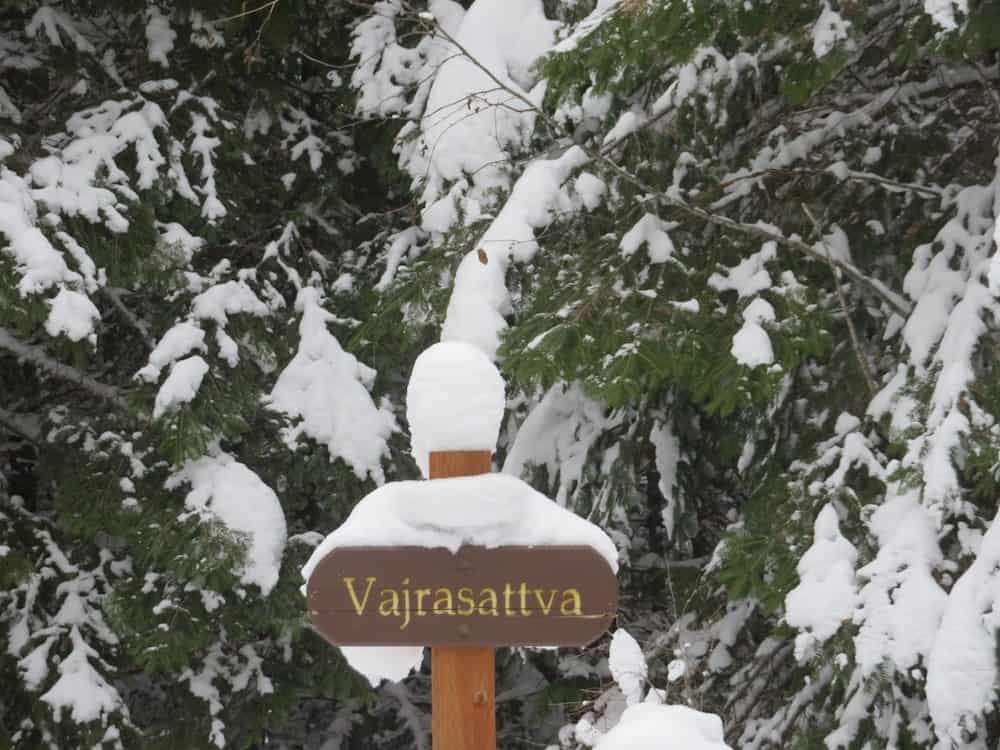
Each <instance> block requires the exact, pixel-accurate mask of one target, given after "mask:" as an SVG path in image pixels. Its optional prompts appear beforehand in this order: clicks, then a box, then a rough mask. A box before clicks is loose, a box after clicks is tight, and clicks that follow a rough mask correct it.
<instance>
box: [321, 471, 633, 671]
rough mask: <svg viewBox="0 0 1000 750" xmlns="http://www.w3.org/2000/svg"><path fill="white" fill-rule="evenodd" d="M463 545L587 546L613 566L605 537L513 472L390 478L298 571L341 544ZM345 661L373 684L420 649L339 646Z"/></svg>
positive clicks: (410, 663)
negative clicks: (425, 478) (424, 478)
mask: <svg viewBox="0 0 1000 750" xmlns="http://www.w3.org/2000/svg"><path fill="white" fill-rule="evenodd" d="M463 544H469V545H482V546H485V547H499V546H502V545H527V546H551V545H562V544H573V545H576V544H579V545H586V546H589V547H592V548H593V549H594V550H596V551H597V552H598V554H600V555H601V556H602V557H603V558H604V559H605V560H606V561H607V563H608V565H609V566H610V568H611V570H613V571H615V572H617V570H618V551H617V549H616V548H615V545H614V542H612V541H611V538H610V537H608V535H607V534H605V533H604V531H602V530H601V529H600V527H598V526H595V525H594V524H592V523H590V521H587V520H586V519H584V518H581V517H580V516H578V515H576V514H575V513H573V512H572V511H569V510H566V509H565V508H563V507H561V506H559V505H558V504H556V503H555V502H553V501H552V500H550V499H549V498H547V497H545V495H543V494H542V493H540V492H538V491H536V490H534V489H532V487H531V486H530V485H528V484H527V483H526V482H523V481H522V480H520V479H517V478H516V477H512V476H508V475H506V474H480V475H479V476H471V477H454V478H451V479H434V480H431V481H415V482H391V483H389V484H386V485H383V486H382V487H379V488H378V489H376V490H375V491H374V492H371V493H369V494H368V495H367V496H365V497H364V498H363V499H362V500H361V502H359V503H358V504H357V505H356V506H355V508H354V510H353V511H351V515H350V516H348V518H347V520H346V521H344V523H343V524H342V525H341V526H340V528H338V529H337V530H336V531H334V532H333V533H331V534H330V535H329V536H327V537H326V539H325V540H323V543H322V544H320V545H319V546H318V547H317V548H316V549H315V550H314V551H313V554H312V557H310V558H309V561H308V562H307V563H306V564H305V567H303V568H302V576H303V578H305V580H306V581H308V580H309V576H311V575H312V572H313V570H314V569H315V568H316V566H317V565H319V562H320V561H321V560H322V559H323V558H324V557H326V556H327V555H328V554H329V553H330V552H332V551H333V550H334V549H337V548H339V547H366V546H372V547H395V546H416V547H446V548H447V549H449V550H451V551H452V552H456V551H457V550H458V549H459V547H461V546H462V545H463ZM341 652H342V653H343V655H344V658H346V659H347V661H348V663H349V664H350V665H351V666H352V667H353V668H354V669H356V670H357V671H358V672H360V673H361V674H363V675H364V676H365V677H366V678H368V680H369V681H370V682H371V683H372V684H373V685H377V684H378V682H379V681H380V680H381V679H383V678H384V679H389V680H401V679H402V678H403V677H405V676H406V675H407V674H408V673H409V671H410V669H411V668H416V667H419V666H420V661H421V659H422V655H423V649H422V648H420V647H415V646H402V647H394V646H387V647H342V648H341Z"/></svg>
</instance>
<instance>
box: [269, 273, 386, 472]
mask: <svg viewBox="0 0 1000 750" xmlns="http://www.w3.org/2000/svg"><path fill="white" fill-rule="evenodd" d="M322 302H323V297H322V295H321V293H320V291H319V290H318V289H315V288H313V287H306V288H304V289H302V291H301V292H299V295H298V299H297V300H296V303H295V306H296V309H298V310H299V311H301V312H302V321H301V323H300V324H299V336H300V341H299V349H298V352H296V354H295V357H293V358H292V361H291V362H289V363H288V366H287V367H285V369H284V370H283V371H282V373H281V375H280V376H279V377H278V380H277V382H276V383H275V384H274V388H273V389H272V390H271V394H270V396H269V397H268V403H269V404H270V406H271V408H273V409H276V410H278V411H280V412H283V413H285V414H287V415H289V416H291V417H298V418H300V419H301V421H300V422H299V423H298V424H296V425H295V426H294V427H291V428H289V429H287V430H286V431H285V433H284V438H285V442H286V443H287V444H288V445H289V446H290V447H292V446H294V445H295V444H296V442H297V441H298V439H299V437H300V436H301V435H306V436H308V437H310V438H312V439H313V440H316V441H317V442H319V443H322V444H324V445H326V447H327V450H328V451H329V452H330V458H331V459H336V458H340V459H343V460H344V461H345V462H346V463H347V464H348V465H349V466H350V467H351V469H352V470H353V471H354V473H355V475H356V476H357V477H358V478H359V479H364V478H365V477H366V476H371V477H372V478H373V479H374V480H375V481H376V482H379V483H381V482H383V481H384V479H385V477H384V474H383V471H382V458H383V457H384V456H387V455H388V447H387V445H386V441H387V440H388V439H389V436H390V435H391V434H392V433H393V432H394V431H395V429H396V421H395V418H394V417H393V415H392V411H391V409H389V408H388V407H386V406H382V407H378V406H376V405H375V402H374V401H372V397H371V394H370V393H369V390H370V389H371V387H372V384H373V382H374V379H375V371H374V370H373V369H371V368H370V367H367V366H366V365H364V364H362V363H361V362H359V361H358V360H357V358H356V357H355V356H354V355H353V354H351V353H349V352H345V351H344V349H343V348H342V347H341V346H340V342H338V341H337V339H336V338H335V337H334V335H333V334H332V333H330V331H329V329H328V328H327V324H328V323H329V322H330V321H331V320H333V315H331V314H330V313H328V312H327V311H326V310H324V309H323V306H322Z"/></svg>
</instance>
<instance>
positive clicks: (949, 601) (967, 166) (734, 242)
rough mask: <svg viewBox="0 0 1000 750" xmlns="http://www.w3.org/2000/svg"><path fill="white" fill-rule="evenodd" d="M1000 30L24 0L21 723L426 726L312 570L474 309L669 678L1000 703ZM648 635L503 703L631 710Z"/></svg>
mask: <svg viewBox="0 0 1000 750" xmlns="http://www.w3.org/2000/svg"><path fill="white" fill-rule="evenodd" d="M998 50H1000V3H998V2H997V1H996V0H968V1H967V2H966V0H925V1H924V2H916V1H915V0H887V2H883V3H879V4H866V3H851V2H846V1H844V2H839V3H833V2H828V1H827V0H750V1H749V2H743V1H742V0H741V1H740V2H733V1H731V0H694V1H693V2H691V1H689V0H648V1H643V0H639V1H633V0H619V1H618V2H616V1H615V0H598V1H597V2H596V3H595V2H569V1H568V0H567V2H556V1H553V2H544V3H543V2H541V1H540V0H507V1H506V2H499V0H474V1H472V2H464V3H461V4H460V3H457V2H453V1H452V0H428V2H426V3H424V2H415V3H411V2H408V1H407V2H404V1H403V0H380V1H379V2H375V3H372V4H355V3H349V2H342V3H324V2H314V1H312V0H304V1H303V0H299V1H297V2H292V0H277V1H275V2H266V3H262V4H260V5H259V7H257V6H256V5H255V6H253V7H251V5H250V4H245V3H190V2H185V3H166V2H163V3H157V2H142V3H140V2H128V1H126V0H120V1H119V2H115V3H111V4H106V3H89V2H83V1H80V2H64V3H61V4H57V5H56V4H48V3H44V2H33V1H32V2H13V3H10V2H8V3H7V4H5V5H4V6H3V9H2V10H0V71H3V75H2V77H0V238H2V239H0V392H2V393H3V394H4V398H3V399H2V400H0V444H2V445H3V446H4V447H3V453H2V454H0V476H2V479H3V481H2V482H0V559H2V561H3V562H2V567H0V582H2V585H0V633H2V635H3V639H4V642H5V644H6V646H5V651H4V653H3V655H2V656H0V744H2V743H6V744H9V745H12V746H15V747H21V746H23V747H36V746H41V747H76V746H81V747H84V746H86V747H92V746H100V747H109V748H110V747H179V746H184V747H222V746H243V747H252V746H263V745H264V744H266V743H275V744H278V745H279V746H284V747H320V746H323V745H324V743H327V745H326V746H331V747H349V746H350V747H423V746H427V735H428V721H427V717H426V712H425V709H426V707H427V693H428V687H429V682H428V676H427V674H415V675H413V676H411V677H410V678H409V679H408V680H406V681H404V682H402V683H397V684H384V685H383V686H382V687H381V688H380V689H379V690H377V691H375V692H371V691H369V689H368V688H367V686H366V685H365V684H363V680H362V679H361V678H360V677H358V676H357V675H355V674H354V673H353V672H351V670H350V669H349V668H348V667H347V666H346V664H344V663H343V661H342V660H341V659H340V657H339V656H338V653H337V651H336V650H335V649H333V648H331V647H329V646H327V645H326V644H325V643H323V642H321V641H320V639H319V638H317V637H316V636H315V635H314V634H313V633H311V632H310V631H309V629H308V628H307V627H306V623H305V619H304V606H303V599H302V597H301V594H300V593H299V590H298V589H299V586H300V584H301V578H300V576H299V572H298V570H299V567H300V566H301V564H302V562H303V561H304V560H305V559H306V557H307V556H308V554H309V552H310V550H311V549H312V547H313V546H314V545H315V544H316V543H317V542H318V540H319V539H320V538H321V536H320V534H322V533H325V532H327V531H329V530H331V529H332V528H334V527H335V526H336V525H337V524H338V523H339V522H340V521H341V520H342V519H343V518H344V517H345V516H346V514H347V513H348V512H349V510H350V508H351V507H352V504H353V503H354V502H356V501H357V500H358V499H359V498H360V497H361V496H363V495H364V494H365V493H366V492H367V491H368V490H370V489H371V488H373V487H374V486H375V485H376V484H379V483H381V482H383V481H386V480H396V479H405V478H414V477H416V476H417V470H416V467H415V466H414V464H413V461H412V459H411V457H410V456H409V454H408V440H407V438H406V434H405V431H406V425H405V420H404V419H403V407H404V406H405V403H404V389H405V383H406V379H407V376H408V373H409V370H410V367H411V365H412V361H413V359H414V357H415V356H416V354H417V353H418V352H419V351H420V350H421V349H423V348H424V347H425V346H426V345H427V344H429V343H431V342H433V341H434V340H436V339H437V338H438V337H444V338H446V339H461V340H466V341H469V342H471V343H474V344H476V345H478V346H480V347H481V348H483V349H484V350H485V351H486V352H487V353H488V354H490V355H491V356H494V357H495V358H496V359H497V361H498V364H499V366H500V368H501V370H502V372H503V373H504V375H505V376H506V378H507V380H508V406H509V410H508V415H507V419H506V422H505V430H504V433H503V435H502V438H501V445H500V448H499V452H498V456H497V460H498V464H499V466H500V468H502V470H503V471H506V472H510V473H514V474H517V475H521V476H523V477H524V478H526V479H528V480H529V481H531V482H532V483H533V484H534V485H535V486H536V487H537V488H539V489H541V490H543V491H545V492H547V493H548V494H550V495H551V496H552V497H554V498H556V499H557V501H558V502H560V503H562V504H564V505H567V506H568V507H571V508H572V509H574V510H575V511H577V512H578V513H580V514H582V515H585V516H587V517H589V518H590V519H592V520H595V521H598V522H600V523H601V524H602V525H603V526H604V527H605V528H606V529H608V530H609V532H610V533H611V534H612V535H613V536H614V538H615V539H616V542H617V544H618V545H619V548H620V552H621V556H622V561H623V563H624V565H623V574H622V576H621V585H622V607H621V611H620V615H619V625H622V626H625V627H627V628H628V630H629V631H630V632H632V633H633V634H635V635H636V636H637V637H638V640H639V642H640V643H641V644H642V651H643V656H644V658H645V661H646V662H647V664H648V671H646V669H643V670H642V671H643V672H644V675H645V676H644V677H643V678H642V679H643V680H646V681H648V682H649V683H650V684H651V685H652V686H653V687H654V688H655V689H654V690H652V691H650V692H649V695H650V696H653V697H655V698H656V700H664V699H665V700H666V701H667V702H672V703H679V702H686V703H688V704H689V705H693V706H695V707H697V708H701V709H703V710H710V711H713V712H715V713H718V714H719V715H721V716H722V717H723V720H724V722H725V726H726V730H727V737H728V739H729V744H730V745H731V746H732V747H734V748H793V747H794V748H819V747H828V748H831V750H833V749H835V748H851V749H855V748H857V749H860V748H886V749H888V748H926V749H927V750H930V749H931V748H935V750H937V749H940V750H952V749H954V750H957V749H958V748H969V749H972V748H983V749H985V748H990V747H994V746H995V745H996V743H997V742H998V741H1000V727H998V725H997V721H996V715H997V712H996V710H995V709H996V708H997V706H996V702H997V696H996V692H995V690H996V688H995V686H996V683H997V658H996V655H995V654H996V643H997V628H998V623H997V622H996V618H995V616H994V614H993V610H994V603H995V600H996V597H997V591H998V589H997V586H998V583H997V577H996V569H997V560H998V558H1000V546H998V544H1000V542H998V541H997V535H998V534H1000V531H998V530H997V529H996V528H994V525H993V519H994V516H995V514H996V502H995V497H996V485H997V482H998V477H1000V474H998V471H997V455H998V453H997V451H998V448H1000V444H998V438H997V432H998V429H997V426H996V422H995V420H996V416H995V415H996V414H997V409H998V403H1000V400H998V394H1000V390H998V388H997V383H996V382H995V381H996V377H997V376H996V374H995V370H994V367H993V359H994V358H993V355H992V348H993V345H994V339H995V338H996V337H995V331H994V326H995V323H994V321H995V319H996V315H997V312H998V310H997V307H996V305H997V303H996V298H997V294H998V293H1000V288H998V286H997V285H998V284H1000V271H998V270H997V268H998V267H997V266H996V263H995V262H994V258H995V256H996V254H997V252H998V246H1000V229H998V227H1000V224H998V216H1000V156H998V150H1000V128H998V125H997V123H998V122H1000V84H998V81H1000V51H998ZM616 643H617V646H616V645H615V644H616ZM636 648H638V646H635V644H634V642H630V641H628V640H627V639H625V638H624V637H619V638H616V639H615V640H614V641H612V640H611V639H605V640H602V641H601V642H599V643H597V644H594V645H593V646H592V647H591V648H589V649H586V650H584V651H583V652H567V653H562V652H560V653H558V654H556V653H551V652H532V651H525V652H523V653H520V652H519V653H514V652H511V653H507V652H503V653H502V654H501V655H500V658H499V660H498V663H499V665H500V666H499V675H498V679H499V680H500V684H499V686H498V693H499V694H500V695H501V696H504V697H505V699H504V700H503V701H502V702H501V703H500V706H499V723H500V746H501V747H521V746H534V745H533V744H532V743H535V744H537V743H558V745H556V746H558V747H563V748H582V747H590V746H593V745H594V744H595V743H596V742H597V741H598V740H599V739H600V738H601V737H602V736H603V735H605V734H606V733H607V732H608V731H609V730H610V729H611V728H612V727H613V726H614V725H615V724H616V723H617V722H618V720H619V717H620V716H621V713H622V711H623V710H624V708H625V706H626V705H628V704H629V703H630V702H632V701H633V699H634V695H633V693H635V694H641V692H642V691H641V690H639V691H638V693H636V691H634V690H632V689H631V688H629V687H628V684H627V683H626V682H623V678H622V675H621V674H620V671H621V670H620V669H616V667H615V665H616V664H618V665H620V664H621V663H622V658H624V657H621V654H622V653H625V652H628V653H629V654H630V656H629V657H628V659H626V661H627V662H628V663H630V664H631V663H641V662H642V659H641V658H638V657H636V656H635V654H634V653H632V652H633V651H635V649H636ZM615 649H618V651H617V653H618V656H616V655H615V653H613V652H614V650H615ZM609 651H610V652H612V653H610V656H611V663H612V666H611V668H610V670H609V667H608V662H607V661H606V657H608V656H609ZM633 687H634V686H633ZM595 691H596V692H595ZM595 696H596V698H595ZM178 717H183V721H178V720H177V719H178ZM560 727H561V729H560Z"/></svg>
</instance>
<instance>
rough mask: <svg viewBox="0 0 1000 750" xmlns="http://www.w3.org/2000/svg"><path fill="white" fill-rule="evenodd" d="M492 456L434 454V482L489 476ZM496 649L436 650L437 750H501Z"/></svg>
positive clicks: (433, 723) (433, 720)
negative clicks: (499, 743) (480, 475)
mask: <svg viewBox="0 0 1000 750" xmlns="http://www.w3.org/2000/svg"><path fill="white" fill-rule="evenodd" d="M490 454H491V452H490V451H433V452H431V454H430V478H431V479H444V478H447V477H466V476H473V475H476V474H489V473H490V469H491V468H492V464H491V462H490ZM494 664H495V652H494V649H493V648H490V647H487V648H481V647H469V648H464V647H441V646H436V647H434V648H432V649H431V737H432V743H433V750H496V746H497V719H496V677H495V674H494V672H495V666H494Z"/></svg>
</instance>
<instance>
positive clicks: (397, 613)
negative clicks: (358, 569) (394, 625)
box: [340, 576, 583, 630]
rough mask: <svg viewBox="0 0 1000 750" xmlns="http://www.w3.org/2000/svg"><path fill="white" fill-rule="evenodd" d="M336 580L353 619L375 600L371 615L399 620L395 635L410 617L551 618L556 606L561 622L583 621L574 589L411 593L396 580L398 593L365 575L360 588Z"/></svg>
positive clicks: (406, 582) (351, 580)
mask: <svg viewBox="0 0 1000 750" xmlns="http://www.w3.org/2000/svg"><path fill="white" fill-rule="evenodd" d="M340 580H341V581H343V583H344V588H345V589H346V590H347V596H348V598H349V599H350V602H351V608H352V609H353V610H354V612H355V614H356V615H357V616H358V617H362V616H364V614H365V613H366V612H367V611H368V604H369V603H370V602H373V601H374V599H375V598H377V599H378V606H377V607H375V605H374V603H373V605H372V606H373V608H374V609H375V611H377V613H378V614H379V615H380V616H381V617H398V618H400V624H399V629H400V630H405V629H406V628H407V627H408V626H409V625H410V620H411V619H412V617H413V616H414V615H416V616H418V617H423V616H424V615H427V614H435V615H458V616H460V617H471V616H472V615H483V616H489V617H499V616H500V615H501V614H502V615H503V616H504V617H537V616H542V617H547V616H549V615H552V614H555V612H556V607H557V601H558V612H559V614H560V615H562V616H563V617H582V616H583V599H582V596H581V594H580V590H579V589H576V588H568V589H532V588H528V584H527V583H526V582H523V581H521V582H518V583H516V584H515V583H505V584H504V585H503V588H502V589H500V590H498V589H496V588H492V587H490V586H484V587H482V588H480V589H478V590H477V589H473V588H471V587H468V586H463V587H462V588H460V589H458V590H457V591H454V590H453V589H450V588H447V587H444V586H441V587H438V588H414V589H411V588H410V579H409V578H404V579H403V580H402V581H400V582H399V586H398V588H391V587H388V586H379V584H378V579H377V578H376V577H375V576H366V577H365V579H364V585H363V586H362V585H361V584H360V582H359V581H358V579H357V578H355V577H354V576H343V577H342V578H341V579H340ZM373 594H375V595H374V596H373Z"/></svg>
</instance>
